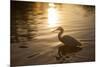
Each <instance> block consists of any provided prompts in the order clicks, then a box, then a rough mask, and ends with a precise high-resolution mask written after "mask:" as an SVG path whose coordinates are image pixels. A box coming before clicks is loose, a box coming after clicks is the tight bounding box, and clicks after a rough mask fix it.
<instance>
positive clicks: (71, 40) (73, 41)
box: [62, 35, 81, 46]
mask: <svg viewBox="0 0 100 67" xmlns="http://www.w3.org/2000/svg"><path fill="white" fill-rule="evenodd" d="M62 39H63V42H64V44H66V45H70V46H81V43H80V42H79V41H78V40H76V39H75V38H73V37H71V36H68V35H64V36H63V38H62Z"/></svg>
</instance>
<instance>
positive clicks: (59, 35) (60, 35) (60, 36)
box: [58, 30, 63, 40]
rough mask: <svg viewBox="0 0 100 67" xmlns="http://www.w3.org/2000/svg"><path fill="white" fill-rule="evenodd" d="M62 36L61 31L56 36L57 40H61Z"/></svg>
mask: <svg viewBox="0 0 100 67" xmlns="http://www.w3.org/2000/svg"><path fill="white" fill-rule="evenodd" d="M62 34H63V30H61V31H60V32H59V34H58V38H59V40H61V38H62Z"/></svg>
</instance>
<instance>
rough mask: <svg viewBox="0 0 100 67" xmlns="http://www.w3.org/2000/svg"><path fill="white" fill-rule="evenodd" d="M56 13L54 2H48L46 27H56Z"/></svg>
mask: <svg viewBox="0 0 100 67" xmlns="http://www.w3.org/2000/svg"><path fill="white" fill-rule="evenodd" d="M58 17H59V16H58V13H57V9H56V8H55V4H53V3H50V4H49V8H48V27H56V26H57V22H58Z"/></svg>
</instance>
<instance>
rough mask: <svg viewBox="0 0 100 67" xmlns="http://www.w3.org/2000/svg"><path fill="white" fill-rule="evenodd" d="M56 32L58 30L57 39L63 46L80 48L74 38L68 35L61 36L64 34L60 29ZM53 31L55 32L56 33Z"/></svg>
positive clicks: (79, 44)
mask: <svg viewBox="0 0 100 67" xmlns="http://www.w3.org/2000/svg"><path fill="white" fill-rule="evenodd" d="M56 30H59V31H60V32H59V33H58V39H59V40H60V41H61V42H62V43H63V44H64V45H67V46H72V47H74V46H81V43H80V42H79V41H78V40H76V39H75V38H73V37H71V36H69V35H64V36H62V34H63V32H64V29H63V28H62V27H58V28H57V29H56ZM56 30H55V31H56Z"/></svg>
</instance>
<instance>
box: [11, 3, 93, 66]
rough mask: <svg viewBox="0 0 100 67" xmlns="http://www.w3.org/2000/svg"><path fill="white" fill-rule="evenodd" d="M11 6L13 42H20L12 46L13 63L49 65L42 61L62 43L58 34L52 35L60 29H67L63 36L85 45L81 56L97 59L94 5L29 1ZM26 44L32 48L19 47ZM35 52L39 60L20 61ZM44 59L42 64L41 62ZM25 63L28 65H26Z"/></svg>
mask: <svg viewBox="0 0 100 67" xmlns="http://www.w3.org/2000/svg"><path fill="white" fill-rule="evenodd" d="M12 3H13V4H12V15H11V16H12V20H11V21H12V25H11V28H12V38H14V37H15V39H14V40H15V41H16V38H17V40H18V42H17V43H12V48H11V49H12V61H14V62H13V64H15V65H25V64H26V65H27V64H46V62H47V61H48V60H45V61H44V60H43V58H46V57H43V56H42V55H44V53H45V52H48V51H49V50H50V49H52V48H54V47H56V46H58V45H60V44H62V43H61V42H60V41H59V39H58V36H57V35H58V33H59V32H52V31H53V30H55V29H56V28H58V27H59V26H60V27H62V28H63V29H64V33H63V35H70V36H72V37H74V38H75V39H77V40H78V41H80V43H82V46H83V47H86V48H85V49H86V50H85V51H84V50H83V53H80V55H81V56H84V57H86V56H87V57H88V59H89V60H94V50H95V10H94V9H95V7H94V6H87V5H73V4H55V3H37V4H36V3H30V2H16V4H15V2H12ZM14 11H15V12H14ZM25 44H26V45H27V46H28V47H29V48H30V49H29V51H27V50H25V49H24V50H22V49H20V48H18V47H17V46H21V45H25ZM32 53H33V54H35V53H39V55H40V56H39V55H38V56H36V57H35V59H37V60H38V61H37V60H34V61H32V60H30V61H29V60H28V62H27V60H26V59H25V58H23V59H21V58H22V57H23V56H25V55H26V56H27V55H31V54H32ZM48 55H49V54H48ZM51 55H52V54H50V55H49V56H51ZM49 56H47V58H48V57H49ZM90 56H91V57H90ZM19 57H20V59H19ZM89 57H90V58H89ZM18 59H19V60H18ZM41 59H42V61H40V60H41ZM49 60H50V59H49ZM73 60H75V59H73ZM23 61H25V62H24V63H23ZM53 61H54V60H53ZM51 62H52V61H50V63H51ZM47 63H49V62H47Z"/></svg>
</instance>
